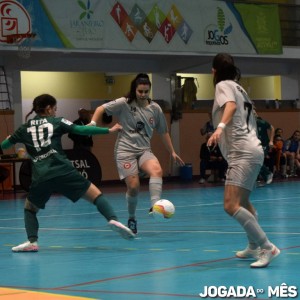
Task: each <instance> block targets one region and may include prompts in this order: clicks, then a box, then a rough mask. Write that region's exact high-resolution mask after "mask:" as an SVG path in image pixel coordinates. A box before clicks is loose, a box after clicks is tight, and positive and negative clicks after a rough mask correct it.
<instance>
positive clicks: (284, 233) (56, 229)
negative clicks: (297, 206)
mask: <svg viewBox="0 0 300 300" xmlns="http://www.w3.org/2000/svg"><path fill="white" fill-rule="evenodd" d="M0 229H5V230H25V228H24V227H23V228H22V227H0ZM39 230H45V231H81V232H82V231H85V232H110V231H111V230H110V229H92V228H54V227H52V228H51V227H41V228H39ZM139 232H143V233H168V234H170V233H175V234H178V233H213V234H245V232H244V231H219V230H142V231H139ZM266 233H267V234H274V235H300V232H267V231H266Z"/></svg>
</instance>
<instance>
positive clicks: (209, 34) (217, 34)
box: [204, 7, 232, 46]
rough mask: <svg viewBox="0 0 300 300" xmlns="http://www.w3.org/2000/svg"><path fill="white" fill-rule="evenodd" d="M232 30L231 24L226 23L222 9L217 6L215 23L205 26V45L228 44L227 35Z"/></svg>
mask: <svg viewBox="0 0 300 300" xmlns="http://www.w3.org/2000/svg"><path fill="white" fill-rule="evenodd" d="M231 32H232V24H231V23H230V24H227V22H226V18H225V14H224V11H223V10H222V9H221V8H220V7H217V24H210V25H208V26H207V27H206V28H205V32H204V37H205V43H206V45H211V46H213V45H220V46H224V45H228V44H229V41H228V35H229V34H230V33H231Z"/></svg>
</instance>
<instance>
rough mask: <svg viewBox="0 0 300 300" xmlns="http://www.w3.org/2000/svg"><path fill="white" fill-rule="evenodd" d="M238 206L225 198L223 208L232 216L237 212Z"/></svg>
mask: <svg viewBox="0 0 300 300" xmlns="http://www.w3.org/2000/svg"><path fill="white" fill-rule="evenodd" d="M238 208H239V207H238V206H237V205H236V204H234V203H232V202H231V201H226V199H225V202H224V210H225V212H226V213H227V214H228V215H230V216H233V215H234V214H235V213H236V212H237V210H238Z"/></svg>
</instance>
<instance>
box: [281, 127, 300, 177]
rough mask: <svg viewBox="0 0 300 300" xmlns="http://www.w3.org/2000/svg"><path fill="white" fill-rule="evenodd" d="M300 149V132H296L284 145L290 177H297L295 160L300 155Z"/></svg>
mask: <svg viewBox="0 0 300 300" xmlns="http://www.w3.org/2000/svg"><path fill="white" fill-rule="evenodd" d="M299 147H300V131H299V130H295V131H294V133H293V135H292V136H291V137H290V138H289V139H288V140H286V142H285V144H284V149H285V155H286V159H287V166H288V167H289V170H288V175H289V176H295V159H296V157H297V153H299Z"/></svg>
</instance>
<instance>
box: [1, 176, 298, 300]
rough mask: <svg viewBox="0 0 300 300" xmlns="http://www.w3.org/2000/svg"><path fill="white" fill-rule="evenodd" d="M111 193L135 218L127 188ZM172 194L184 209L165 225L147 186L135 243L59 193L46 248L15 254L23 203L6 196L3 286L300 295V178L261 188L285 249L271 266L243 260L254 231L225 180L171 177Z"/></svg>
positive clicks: (45, 216)
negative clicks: (230, 201) (228, 198)
mask: <svg viewBox="0 0 300 300" xmlns="http://www.w3.org/2000/svg"><path fill="white" fill-rule="evenodd" d="M102 190H103V191H104V192H105V194H106V196H107V198H109V199H111V203H112V205H113V206H114V208H115V209H116V211H117V213H118V215H119V219H120V221H122V222H123V223H125V222H127V212H126V204H125V200H124V192H125V186H123V185H122V186H121V187H119V188H117V189H115V191H117V192H111V191H108V190H107V191H106V189H105V186H104V187H103V189H102ZM17 196H18V197H19V196H20V195H18V194H17ZM21 196H22V195H21ZM163 198H166V199H169V200H171V201H172V202H173V203H174V204H175V206H176V215H175V216H174V218H173V219H172V220H171V221H170V222H167V223H156V222H155V221H154V220H153V219H151V218H149V217H148V209H149V201H148V193H147V189H145V188H143V191H142V192H141V194H140V201H139V206H138V215H137V217H138V230H139V234H138V237H137V239H136V240H134V241H126V240H123V239H122V238H120V237H119V235H117V234H116V233H114V232H112V231H110V230H109V229H108V228H107V226H106V222H105V219H104V218H103V217H102V216H100V215H99V213H98V212H97V211H96V208H95V207H93V206H91V205H90V204H89V203H87V202H85V201H84V200H80V201H79V202H78V203H77V204H73V203H71V202H70V201H68V200H66V199H65V198H62V197H57V196H55V197H53V198H52V199H51V200H50V201H49V202H48V204H47V207H46V209H45V210H44V211H40V213H39V222H40V234H39V235H40V239H39V245H40V251H39V252H38V253H12V252H11V247H12V246H14V245H16V244H19V243H21V242H23V241H25V240H26V236H25V230H24V223H23V202H24V200H23V199H15V200H0V265H1V275H0V287H2V288H12V289H17V290H19V289H20V290H23V291H24V290H26V291H27V290H30V291H35V292H46V293H51V294H59V295H69V296H71V297H66V298H68V299H73V298H74V299H76V297H75V296H78V297H84V298H86V299H89V298H92V299H104V300H127V299H130V300H148V299H154V300H156V299H157V300H173V299H174V300H175V299H183V300H187V299H201V297H200V296H199V293H203V292H204V291H205V289H209V290H210V292H211V293H213V292H214V291H216V290H217V291H219V292H218V293H219V294H218V295H219V296H216V295H215V298H214V299H222V298H223V296H224V295H226V292H225V294H222V295H223V296H222V295H221V294H220V293H221V292H222V291H223V292H224V290H226V289H227V291H229V290H231V292H232V289H233V287H235V288H234V289H235V290H237V286H239V289H240V290H239V291H240V293H242V294H241V296H240V297H239V296H238V295H235V296H234V294H233V297H232V298H234V299H244V298H245V297H244V296H243V293H248V294H246V295H248V298H249V299H268V298H271V297H270V293H271V294H272V299H279V298H282V299H283V298H285V299H287V298H299V299H300V279H299V278H300V277H299V269H300V181H285V182H274V183H272V184H271V185H268V186H265V187H262V188H257V189H256V190H255V191H254V192H253V194H252V197H251V199H252V202H253V204H254V205H255V207H256V208H257V210H258V213H259V221H260V224H261V225H262V227H263V229H264V230H265V231H266V232H267V234H268V236H269V238H270V239H271V240H272V242H274V243H275V244H276V245H277V246H278V247H279V248H280V249H281V255H280V256H279V257H278V258H277V259H276V260H274V261H273V262H272V263H271V265H270V266H269V267H268V268H265V269H251V268H250V267H249V264H250V263H251V261H249V260H239V259H236V258H235V257H234V255H235V251H237V250H241V249H243V248H244V247H245V245H246V237H245V234H244V232H243V230H242V229H241V228H240V226H239V224H237V223H236V222H235V221H234V220H233V219H231V218H230V217H229V216H227V215H226V213H225V212H224V211H223V201H222V200H223V186H215V187H213V186H206V187H203V186H200V185H199V184H196V183H190V184H189V183H186V184H178V183H176V184H172V183H169V184H167V185H165V189H164V192H163ZM222 287H226V289H224V288H222ZM223 292H222V293H223ZM253 292H255V294H256V295H255V297H253V294H252V293H253ZM6 295H7V294H6V293H4V292H2V293H1V289H0V299H14V298H13V297H12V298H5V297H6ZM35 295H39V296H38V298H31V299H44V298H43V295H44V294H35ZM212 296H213V295H211V297H208V298H212ZM286 296H288V297H286ZM18 299H19V298H18ZM20 299H21V298H20ZM24 299H25V298H24ZM26 299H27V298H26ZM28 299H29V298H28ZM47 299H48V298H47ZM49 299H52V298H49ZM53 299H56V298H54V296H53Z"/></svg>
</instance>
